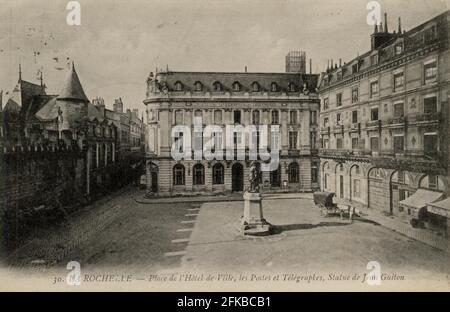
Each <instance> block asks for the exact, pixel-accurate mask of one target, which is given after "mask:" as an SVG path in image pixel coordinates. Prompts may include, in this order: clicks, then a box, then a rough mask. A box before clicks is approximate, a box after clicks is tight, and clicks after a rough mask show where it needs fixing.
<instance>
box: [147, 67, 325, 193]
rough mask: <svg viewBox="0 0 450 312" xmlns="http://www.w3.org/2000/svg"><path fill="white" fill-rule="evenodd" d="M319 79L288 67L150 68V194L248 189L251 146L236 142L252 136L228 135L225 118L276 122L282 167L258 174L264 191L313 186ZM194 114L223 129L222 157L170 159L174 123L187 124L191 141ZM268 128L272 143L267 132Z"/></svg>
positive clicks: (233, 121)
mask: <svg viewBox="0 0 450 312" xmlns="http://www.w3.org/2000/svg"><path fill="white" fill-rule="evenodd" d="M317 78H318V76H317V75H304V74H288V73H211V72H170V71H169V72H159V73H157V74H156V76H153V74H151V75H150V77H149V79H148V92H147V99H146V100H145V101H144V103H145V104H146V105H147V114H148V116H147V120H148V137H149V152H148V154H147V183H148V187H147V189H148V192H149V194H150V193H151V194H154V195H178V194H179V195H182V194H197V193H198V194H200V193H214V192H232V191H243V190H245V189H246V188H247V187H248V181H247V180H248V174H249V172H248V170H249V166H250V159H249V151H248V149H245V148H242V147H241V146H240V145H239V144H240V143H238V142H243V143H248V142H249V140H250V137H249V136H248V134H246V135H244V136H243V137H239V138H238V137H237V135H236V134H233V136H234V137H232V138H231V137H230V138H228V137H227V134H226V130H225V129H226V125H242V126H244V127H245V126H250V125H252V126H255V127H256V128H257V129H259V130H260V129H261V127H260V126H261V125H268V126H269V127H273V126H275V125H276V126H279V129H280V137H279V142H278V144H277V145H278V146H279V149H280V163H279V165H280V166H279V170H277V171H274V172H272V173H270V172H264V173H263V176H262V181H261V184H262V189H263V190H266V191H269V190H270V191H305V192H306V191H311V190H314V189H317V188H318V181H317V179H316V177H317V172H318V164H319V159H318V158H317V156H316V155H317V154H316V148H317V146H316V137H317V136H316V127H317V122H316V120H317V116H318V109H319V103H318V96H317V93H316V85H317ZM195 117H200V118H201V121H202V124H203V128H204V127H205V126H207V125H215V126H218V127H220V128H221V129H222V130H223V132H222V136H221V137H220V139H218V141H214V142H215V144H216V145H217V146H219V149H220V150H222V151H223V155H224V160H218V159H215V160H211V161H207V160H205V159H202V160H186V159H184V160H181V161H176V160H174V159H173V157H172V155H171V149H172V144H173V143H174V141H173V138H172V137H171V134H172V128H173V127H174V126H178V125H187V126H188V127H189V128H191V130H192V131H191V135H192V142H196V137H195V133H194V127H193V125H194V120H195ZM258 135H259V134H258ZM267 135H268V142H270V140H271V137H270V131H268V134H267ZM197 139H198V138H197ZM209 139H213V138H212V137H207V136H205V137H203V139H202V140H203V141H202V142H206V141H207V140H209ZM259 139H261V138H260V137H259ZM227 140H230V141H231V142H232V143H231V144H232V145H233V147H234V150H235V151H236V152H237V153H238V152H243V154H245V159H242V160H239V159H237V158H236V157H234V158H232V159H229V158H226V157H225V155H226V151H225V147H226V144H225V143H226V142H227ZM201 144H204V143H201ZM269 144H270V143H269ZM216 145H215V149H217V146H216ZM238 145H239V146H238ZM246 146H248V144H247V145H246ZM237 153H236V154H237ZM236 154H235V155H236ZM312 177H313V178H312Z"/></svg>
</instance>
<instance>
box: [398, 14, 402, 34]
mask: <svg viewBox="0 0 450 312" xmlns="http://www.w3.org/2000/svg"><path fill="white" fill-rule="evenodd" d="M398 33H399V34H400V35H401V34H402V19H401V17H399V18H398Z"/></svg>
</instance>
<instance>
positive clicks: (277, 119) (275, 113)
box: [272, 110, 280, 125]
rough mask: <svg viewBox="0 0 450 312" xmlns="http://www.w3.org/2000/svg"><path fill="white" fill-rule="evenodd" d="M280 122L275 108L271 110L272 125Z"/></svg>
mask: <svg viewBox="0 0 450 312" xmlns="http://www.w3.org/2000/svg"><path fill="white" fill-rule="evenodd" d="M279 123H280V118H279V113H278V111H277V110H273V111H272V125H278V124H279Z"/></svg>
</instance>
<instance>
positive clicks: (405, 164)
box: [371, 150, 448, 175]
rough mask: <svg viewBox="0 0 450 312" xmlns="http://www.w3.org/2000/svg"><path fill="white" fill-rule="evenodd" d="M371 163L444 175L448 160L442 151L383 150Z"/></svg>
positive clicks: (374, 156) (383, 166)
mask: <svg viewBox="0 0 450 312" xmlns="http://www.w3.org/2000/svg"><path fill="white" fill-rule="evenodd" d="M371 163H372V164H373V165H374V166H377V167H381V168H391V169H396V170H404V171H416V172H423V173H429V174H441V175H446V174H447V173H446V172H447V171H446V170H447V169H446V168H447V166H448V162H447V161H446V159H445V156H444V154H443V153H442V152H438V151H424V150H405V151H401V152H395V151H394V150H383V151H381V152H380V153H379V154H378V155H373V157H372V158H371Z"/></svg>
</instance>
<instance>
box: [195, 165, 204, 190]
mask: <svg viewBox="0 0 450 312" xmlns="http://www.w3.org/2000/svg"><path fill="white" fill-rule="evenodd" d="M192 172H193V175H192V184H194V185H203V184H205V167H203V165H202V164H195V165H194V167H193V168H192Z"/></svg>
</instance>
